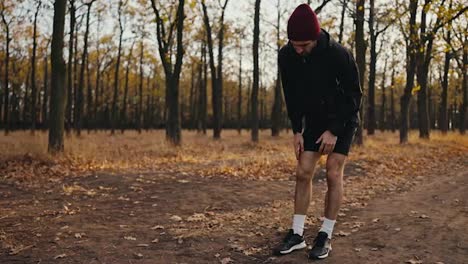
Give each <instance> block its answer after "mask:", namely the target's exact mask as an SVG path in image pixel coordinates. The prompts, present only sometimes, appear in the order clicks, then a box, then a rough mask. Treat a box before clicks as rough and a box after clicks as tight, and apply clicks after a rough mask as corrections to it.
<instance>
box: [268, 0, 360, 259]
mask: <svg viewBox="0 0 468 264" xmlns="http://www.w3.org/2000/svg"><path fill="white" fill-rule="evenodd" d="M287 31H288V38H289V42H288V44H287V45H286V46H284V47H283V48H281V50H280V52H279V66H280V70H281V78H282V84H283V92H284V96H285V99H286V106H287V110H288V116H289V118H290V120H291V125H292V130H293V132H294V140H293V142H294V151H295V154H296V158H297V160H298V165H297V170H296V190H295V200H294V216H293V223H292V229H290V230H289V232H288V234H287V235H286V237H285V238H284V240H283V241H282V243H281V244H280V245H279V246H278V247H277V248H275V253H276V254H279V255H284V254H288V253H290V252H292V251H294V250H297V249H302V248H305V247H306V243H305V240H304V236H303V232H304V222H305V219H306V214H307V208H308V207H309V203H310V198H311V195H312V177H313V174H314V170H315V166H316V164H317V161H318V160H319V159H320V157H321V155H328V156H327V162H326V170H327V186H328V191H327V193H326V196H325V212H324V213H325V218H324V221H323V224H322V227H321V228H320V230H319V232H318V234H317V236H316V238H315V240H314V244H313V247H312V250H311V251H310V252H309V258H311V259H323V258H326V257H327V256H328V254H329V253H330V251H331V249H332V248H331V238H332V233H333V227H334V225H335V222H336V218H337V215H338V211H339V208H340V204H341V200H342V197H343V169H344V164H345V160H346V157H347V155H348V152H349V149H350V146H351V142H352V140H353V136H354V134H355V132H356V129H357V127H358V124H359V114H358V112H359V108H360V105H361V96H362V91H361V87H360V83H359V77H358V76H359V75H358V71H357V67H356V63H355V60H354V58H353V56H352V54H351V52H349V51H348V50H346V49H345V48H343V47H342V46H341V45H340V44H338V43H336V42H335V41H333V40H332V39H331V37H330V35H329V34H328V33H327V32H326V31H324V30H322V29H321V28H320V24H319V22H318V20H317V16H316V14H315V13H314V12H313V11H312V9H311V8H310V7H309V5H307V4H302V5H299V6H298V7H297V8H296V9H295V10H294V12H293V13H292V14H291V16H290V18H289V20H288V28H287ZM303 118H304V119H305V129H304V130H303V127H302V121H303Z"/></svg>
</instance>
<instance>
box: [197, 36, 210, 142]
mask: <svg viewBox="0 0 468 264" xmlns="http://www.w3.org/2000/svg"><path fill="white" fill-rule="evenodd" d="M202 71H203V73H200V74H203V77H201V79H202V81H201V86H200V98H199V100H198V101H199V102H200V117H199V119H200V120H199V126H198V127H199V129H200V130H202V131H203V134H206V116H207V108H208V107H207V105H206V103H207V99H206V96H207V84H208V65H207V63H206V43H205V42H203V43H202Z"/></svg>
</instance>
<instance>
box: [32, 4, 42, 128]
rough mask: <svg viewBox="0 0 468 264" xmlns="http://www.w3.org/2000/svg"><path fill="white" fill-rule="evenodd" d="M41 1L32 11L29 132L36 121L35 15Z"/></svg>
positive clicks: (34, 126)
mask: <svg viewBox="0 0 468 264" xmlns="http://www.w3.org/2000/svg"><path fill="white" fill-rule="evenodd" d="M41 4H42V3H41V2H40V1H39V2H38V5H37V7H36V13H34V28H33V50H32V58H31V67H32V69H31V133H32V134H34V132H35V130H36V121H37V88H36V50H37V16H38V15H39V10H40V9H41Z"/></svg>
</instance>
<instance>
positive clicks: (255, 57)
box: [251, 0, 261, 142]
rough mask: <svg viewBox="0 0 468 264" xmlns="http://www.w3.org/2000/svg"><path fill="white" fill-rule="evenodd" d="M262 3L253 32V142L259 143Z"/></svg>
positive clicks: (256, 11)
mask: <svg viewBox="0 0 468 264" xmlns="http://www.w3.org/2000/svg"><path fill="white" fill-rule="evenodd" d="M260 1H261V0H255V16H254V30H253V46H252V50H253V87H252V99H251V104H252V123H251V127H252V141H253V142H258V127H259V124H258V89H259V67H258V66H259V65H258V46H259V35H260Z"/></svg>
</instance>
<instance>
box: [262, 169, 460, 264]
mask: <svg viewBox="0 0 468 264" xmlns="http://www.w3.org/2000/svg"><path fill="white" fill-rule="evenodd" d="M430 180H431V181H430V182H420V183H419V184H418V186H417V187H415V188H414V189H413V190H411V191H405V192H403V193H400V194H398V195H393V196H388V197H382V198H379V199H375V200H373V201H372V202H370V203H369V205H368V206H367V207H366V208H364V209H359V210H353V211H351V212H350V214H348V215H350V217H345V218H344V219H342V221H341V222H340V224H339V226H338V229H339V230H341V231H342V234H343V235H346V236H345V237H339V238H338V239H334V240H335V241H334V243H333V248H334V251H333V252H332V255H331V257H330V258H329V259H327V260H325V261H322V262H321V263H350V264H351V263H353V264H354V263H413V264H414V263H446V264H448V263H450V264H463V263H468V171H467V170H466V167H465V169H464V170H459V171H455V172H453V173H450V174H444V175H439V176H435V177H432V178H431V179H430ZM353 229H354V230H353ZM353 231H354V232H353ZM335 237H337V235H335ZM310 240H311V239H310ZM305 254H306V252H305V251H304V252H297V253H295V254H292V255H290V256H286V257H284V258H283V257H282V258H275V259H271V262H274V263H305V262H306V261H305V258H306V255H305Z"/></svg>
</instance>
